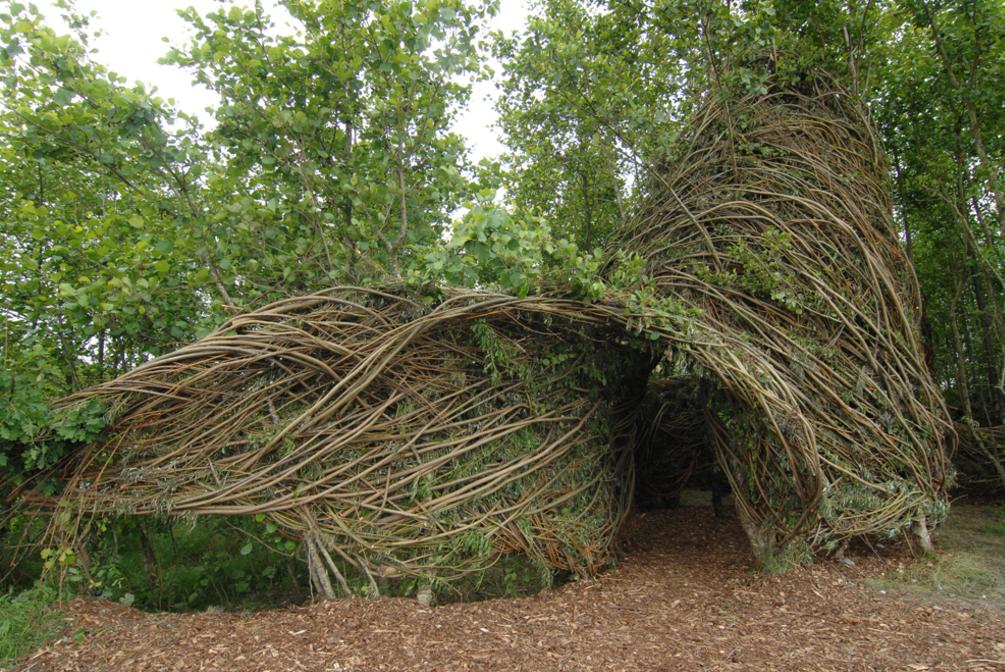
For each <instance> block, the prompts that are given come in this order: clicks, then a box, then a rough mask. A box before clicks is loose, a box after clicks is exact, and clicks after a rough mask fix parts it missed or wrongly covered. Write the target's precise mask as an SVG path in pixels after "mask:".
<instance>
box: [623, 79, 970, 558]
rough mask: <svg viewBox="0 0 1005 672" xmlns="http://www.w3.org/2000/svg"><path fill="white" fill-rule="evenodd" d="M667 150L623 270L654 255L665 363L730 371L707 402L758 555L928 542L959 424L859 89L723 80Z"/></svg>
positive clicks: (694, 370) (702, 374) (715, 374)
mask: <svg viewBox="0 0 1005 672" xmlns="http://www.w3.org/2000/svg"><path fill="white" fill-rule="evenodd" d="M669 165H671V166H672V167H671V168H670V169H669V170H668V171H666V172H665V173H664V174H663V175H662V176H661V177H660V178H659V179H658V180H657V184H655V185H654V186H653V191H654V192H655V196H654V197H653V198H652V199H651V200H650V202H649V204H648V206H647V208H646V212H645V215H644V216H643V217H640V218H639V219H638V220H637V221H636V222H635V223H634V224H633V225H631V226H629V227H627V228H625V229H624V230H622V231H620V232H618V233H617V234H616V236H615V240H614V241H613V245H612V249H615V250H619V251H620V252H621V254H619V255H616V256H612V261H611V262H610V264H609V272H611V273H616V272H617V269H618V267H619V266H623V265H624V264H625V261H624V260H625V259H626V255H625V254H624V252H625V251H629V252H631V253H632V254H633V255H635V256H636V257H640V258H641V259H642V260H644V268H645V271H644V273H643V276H644V277H642V278H641V279H640V280H639V281H638V283H637V284H638V286H639V288H640V291H644V292H648V293H649V294H652V295H655V296H656V297H659V299H660V300H662V301H663V305H664V307H665V312H666V313H667V314H668V315H670V316H676V317H672V319H668V320H666V321H665V325H668V326H664V327H663V328H662V329H661V334H662V336H663V339H664V342H665V343H666V345H667V350H666V352H665V360H666V362H665V364H664V365H663V366H662V367H661V370H662V373H659V370H658V374H659V375H665V376H671V377H675V376H676V377H679V376H698V377H699V378H702V379H706V380H711V381H715V383H716V385H717V387H718V391H717V392H714V393H712V395H711V396H710V397H709V398H707V399H706V400H704V401H703V402H699V403H704V405H705V415H706V418H707V427H708V429H709V431H710V432H711V434H712V436H713V439H714V443H715V449H716V453H717V456H718V460H719V462H720V463H721V465H722V467H723V471H724V472H725V473H726V474H727V475H728V477H729V480H730V483H731V485H732V489H733V494H734V496H735V498H736V502H737V509H738V513H739V514H740V518H741V521H742V522H743V523H744V527H745V529H746V531H747V533H748V535H749V537H750V539H751V542H752V545H753V547H754V551H755V554H756V555H757V556H758V557H759V558H762V559H766V558H770V557H773V556H775V555H777V554H779V553H781V552H782V551H786V552H788V551H793V550H795V551H800V550H806V551H810V552H812V551H814V550H818V549H828V550H833V549H837V548H839V547H840V546H841V545H842V544H843V543H844V542H846V541H847V540H848V539H850V538H851V537H855V536H863V535H876V534H886V535H894V534H896V533H898V532H900V531H903V530H906V529H908V528H909V527H910V526H912V525H914V526H916V531H917V532H918V533H919V536H920V538H921V541H922V543H923V544H927V538H928V537H927V528H928V526H929V525H931V524H933V523H935V522H937V521H938V520H940V519H941V518H942V517H943V516H944V514H945V509H946V499H945V498H946V491H947V487H948V486H949V485H950V477H951V467H950V466H949V465H948V463H947V460H946V451H945V446H946V442H947V441H953V440H954V438H953V437H954V434H953V428H952V426H951V423H950V421H949V416H948V413H947V410H946V408H945V406H944V403H943V400H942V397H941V394H940V391H939V389H938V388H937V387H936V385H935V383H934V382H933V380H932V378H931V375H930V372H929V370H928V368H927V366H926V364H925V359H924V356H923V349H922V345H921V343H920V328H919V315H920V297H919V292H918V287H917V282H916V279H915V277H914V273H913V270H912V268H911V265H910V263H909V262H908V260H907V258H906V257H905V255H904V253H903V251H902V250H901V247H900V245H899V244H898V241H897V230H896V227H895V225H894V222H893V219H892V215H891V212H892V209H891V205H890V201H889V199H888V172H887V168H886V164H885V163H884V159H883V154H882V152H881V150H880V148H879V145H878V140H877V136H876V135H875V132H874V130H873V127H872V125H871V124H870V123H869V120H868V118H867V116H866V112H865V110H864V109H863V107H861V106H860V104H859V103H858V102H857V101H856V100H855V99H854V98H852V97H850V96H848V95H846V94H845V93H843V92H841V91H840V90H838V89H836V88H835V87H833V86H829V85H826V84H825V82H823V81H821V80H811V81H806V82H802V83H801V84H799V85H798V86H797V87H795V88H788V89H786V90H781V91H772V92H769V93H767V94H763V95H754V94H751V95H747V96H743V97H732V98H727V97H723V96H718V95H712V96H710V97H709V99H708V100H707V102H706V104H705V105H704V106H703V107H702V108H701V109H700V110H699V112H698V113H697V114H696V115H695V116H694V118H693V119H692V123H691V126H690V132H689V133H688V134H687V136H686V137H684V138H682V140H681V141H680V143H679V145H678V148H677V151H676V154H675V156H674V157H673V159H672V161H670V162H669ZM649 303H650V304H651V303H652V302H651V301H650V302H649ZM630 308H631V307H629V309H630ZM689 316H691V317H689Z"/></svg>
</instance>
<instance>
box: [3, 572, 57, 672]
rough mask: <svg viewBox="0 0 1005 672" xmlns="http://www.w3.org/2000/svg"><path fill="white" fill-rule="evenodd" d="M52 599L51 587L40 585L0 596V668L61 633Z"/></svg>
mask: <svg viewBox="0 0 1005 672" xmlns="http://www.w3.org/2000/svg"><path fill="white" fill-rule="evenodd" d="M55 599H56V593H55V591H54V590H52V589H51V588H47V587H41V586H40V587H35V588H31V589H30V590H25V591H23V592H21V593H16V594H15V593H14V592H9V593H7V594H6V595H0V668H6V667H9V666H10V665H11V664H12V663H13V662H14V661H15V660H16V659H18V658H20V657H21V656H23V655H24V654H26V653H28V652H30V651H34V650H35V649H37V648H39V647H40V646H42V645H43V644H45V643H46V642H49V641H51V640H53V639H56V638H57V637H59V636H60V635H61V634H62V631H63V620H62V617H61V614H60V612H59V610H57V609H56V608H55V607H53V602H55Z"/></svg>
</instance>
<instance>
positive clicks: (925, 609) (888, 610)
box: [15, 507, 1005, 672]
mask: <svg viewBox="0 0 1005 672" xmlns="http://www.w3.org/2000/svg"><path fill="white" fill-rule="evenodd" d="M854 562H855V564H854V566H848V565H845V564H842V563H838V562H821V563H818V564H816V565H813V566H811V567H804V568H798V569H795V570H792V571H790V572H788V573H786V574H783V575H764V574H758V573H756V572H753V571H751V569H750V563H751V558H750V555H749V551H748V550H747V544H746V541H745V539H744V537H743V534H742V532H741V531H740V529H739V526H738V525H737V523H736V520H735V519H733V518H724V519H715V518H714V517H713V516H712V514H711V511H710V510H708V509H706V508H696V507H683V508H681V509H677V510H675V511H671V512H666V513H650V514H646V515H644V516H642V517H641V519H640V520H638V522H637V524H636V527H635V531H634V533H633V535H632V540H631V542H630V548H629V552H628V553H627V554H626V556H625V558H624V560H623V562H621V563H620V565H619V566H618V567H617V568H616V569H614V570H611V571H609V572H607V573H605V574H604V575H602V576H600V577H599V578H597V579H594V580H586V581H577V582H573V583H570V584H568V585H565V586H563V587H562V588H559V589H557V590H553V591H547V592H545V593H542V594H539V595H537V596H535V597H531V598H524V599H499V600H490V601H485V602H478V603H469V604H449V605H444V606H440V607H436V608H433V609H424V608H423V607H421V606H420V605H419V604H418V603H416V602H415V601H413V600H406V599H381V600H363V599H354V600H342V601H334V602H325V603H319V604H313V605H309V606H301V607H289V608H286V609H277V610H269V611H260V612H254V613H198V614H149V613H143V612H140V611H137V610H135V609H132V608H129V607H125V606H123V605H119V604H115V603H109V602H100V601H77V602H73V603H71V604H69V605H67V607H66V609H65V613H66V615H67V617H68V618H69V619H71V620H72V623H71V624H69V625H68V630H67V632H68V633H70V634H71V635H72V634H73V633H79V632H81V631H83V633H84V634H83V635H80V634H78V636H77V637H76V638H74V637H72V636H70V637H67V638H65V639H64V640H62V641H60V642H58V643H56V644H54V645H52V646H50V647H47V648H45V649H43V650H41V651H38V652H36V653H34V654H30V655H28V656H27V657H26V658H24V659H23V660H22V661H21V663H20V664H19V666H18V667H17V668H15V669H17V670H22V671H27V670H33V671H39V672H41V671H46V670H51V671H56V670H60V671H69V670H86V671H88V672H99V671H102V670H115V671H116V672H127V671H131V670H227V671H234V672H240V671H244V670H248V671H251V670H254V671H256V672H265V671H272V672H278V671H280V670H283V671H285V670H325V671H331V672H335V671H339V672H347V671H369V670H410V671H411V670H654V671H669V670H758V671H760V670H828V671H831V670H973V671H977V670H1005V616H1003V614H1002V613H1000V612H998V611H996V610H993V609H989V608H987V607H982V606H976V605H971V604H965V603H958V602H956V603H953V604H952V605H950V604H948V603H946V604H941V605H940V604H935V603H933V602H931V601H928V600H924V599H919V598H917V597H916V596H915V597H903V596H898V595H897V594H896V593H895V592H894V591H886V594H884V593H883V592H880V590H878V589H874V588H870V587H867V586H866V585H865V584H866V582H867V581H874V580H875V579H876V578H877V577H883V576H884V575H886V574H888V573H890V572H891V571H892V568H893V567H895V566H896V565H897V564H898V563H902V562H903V557H900V558H898V557H897V556H896V555H893V556H887V557H880V556H877V555H875V554H869V553H866V554H864V555H859V556H857V557H855V558H854ZM76 640H79V641H76Z"/></svg>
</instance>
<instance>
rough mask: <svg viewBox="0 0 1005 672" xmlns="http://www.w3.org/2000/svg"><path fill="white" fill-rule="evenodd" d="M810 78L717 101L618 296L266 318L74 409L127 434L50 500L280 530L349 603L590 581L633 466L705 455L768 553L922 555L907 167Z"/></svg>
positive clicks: (935, 467)
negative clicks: (879, 541) (410, 592)
mask: <svg viewBox="0 0 1005 672" xmlns="http://www.w3.org/2000/svg"><path fill="white" fill-rule="evenodd" d="M796 88H797V89H798V90H787V91H773V92H770V93H768V94H761V95H746V96H733V97H724V96H721V95H711V96H709V98H708V100H707V101H706V103H705V104H704V105H703V106H702V107H701V109H700V110H699V111H698V112H697V114H695V116H694V118H693V120H692V124H691V127H690V128H691V130H690V132H689V133H688V134H687V135H686V136H685V137H683V138H682V139H681V141H680V142H679V144H678V147H677V150H676V153H675V155H674V156H673V157H672V159H671V160H668V161H667V163H666V166H667V168H666V169H665V170H663V171H660V176H659V177H658V178H656V179H655V180H654V182H653V184H651V185H650V188H649V191H650V193H651V194H652V195H651V197H650V198H649V200H648V202H647V203H646V204H645V206H644V207H643V209H642V211H641V214H640V216H639V217H638V218H636V219H635V220H634V221H633V222H632V223H631V224H630V225H628V226H626V227H624V228H623V230H621V231H619V232H617V233H616V234H615V236H614V240H613V241H612V242H611V246H610V256H609V261H608V263H607V265H606V269H605V273H606V276H607V280H608V284H609V286H610V287H611V288H612V289H611V291H610V292H609V294H608V296H607V297H606V298H605V299H603V300H601V301H598V302H593V303H584V302H581V301H578V300H574V299H570V298H562V297H561V296H560V295H558V294H556V295H554V296H544V297H530V298H514V297H509V296H503V295H499V294H493V293H491V292H485V291H464V290H449V289H440V290H428V291H418V290H408V289H402V288H397V289H393V290H384V291H378V290H375V289H360V288H338V289H332V290H328V291H325V292H320V293H317V294H315V295H311V296H304V297H298V298H291V299H288V300H285V301H280V302H278V303H275V304H272V305H270V306H266V307H264V308H261V309H259V310H256V311H254V312H252V313H249V314H246V315H242V316H239V317H236V318H234V319H232V320H230V321H229V322H228V323H226V324H224V325H223V326H221V327H220V328H219V329H218V330H217V331H216V332H215V333H213V334H211V335H210V336H208V337H206V338H204V339H202V340H200V341H198V342H196V343H193V344H191V345H188V346H186V347H183V348H181V349H180V350H178V351H176V352H174V353H171V354H169V355H166V356H162V357H159V358H157V359H154V360H152V361H151V362H148V363H146V364H144V365H142V366H140V367H138V368H136V369H135V370H133V371H131V372H130V373H128V374H126V375H124V376H122V377H121V378H119V379H117V380H114V381H111V382H108V383H105V384H103V385H101V386H99V387H96V388H93V389H90V390H86V391H84V392H82V393H80V394H78V395H76V396H75V397H74V398H72V399H70V400H68V402H67V403H79V402H82V401H90V400H94V399H100V400H101V401H102V402H103V403H104V404H105V406H106V407H107V408H108V413H107V420H108V426H107V428H106V430H105V433H104V435H103V437H102V439H101V440H100V441H99V442H97V443H95V444H92V445H89V446H86V447H83V448H81V449H80V450H79V451H77V452H76V453H75V454H74V455H72V456H71V458H70V460H69V461H68V462H67V463H66V464H65V465H64V469H65V472H66V473H65V476H66V479H67V483H68V485H67V487H66V489H65V491H64V492H63V494H62V496H61V498H60V499H59V500H48V503H46V501H42V500H36V504H37V505H40V506H42V507H43V508H45V507H46V506H61V507H64V508H67V510H68V511H72V512H75V514H76V515H73V516H66V515H64V516H62V517H61V521H62V522H61V529H62V530H63V532H64V533H66V534H69V535H71V537H74V538H79V537H80V536H81V534H82V531H83V530H84V529H86V526H87V521H88V520H89V519H90V517H91V516H92V515H93V514H96V513H101V514H113V515H162V516H181V515H210V514H220V515H223V514H243V515H258V514H262V515H265V516H268V517H269V518H270V519H271V520H272V521H273V522H274V523H275V524H276V525H277V526H278V527H279V528H280V529H282V530H283V531H284V532H285V533H286V534H288V535H290V536H292V537H296V538H298V539H300V540H302V541H303V542H304V548H305V553H306V557H307V560H308V564H309V567H310V572H311V578H312V581H313V583H314V584H315V585H316V586H317V587H318V589H319V590H320V591H321V592H322V594H325V595H332V594H335V592H336V588H337V586H339V585H340V586H341V588H342V590H343V591H345V590H348V588H349V586H348V585H347V581H346V579H345V572H346V571H353V572H356V573H357V576H365V577H367V579H368V580H369V582H370V584H371V586H372V587H373V588H376V586H377V585H378V584H379V583H380V581H381V579H382V578H386V577H395V576H410V577H420V578H422V579H423V580H427V581H430V582H434V583H435V582H440V583H449V582H450V581H452V580H453V579H456V578H458V577H460V576H462V575H464V574H465V573H469V572H474V571H482V570H485V569H486V568H488V567H490V566H491V565H492V564H493V563H494V562H496V561H497V560H498V559H499V558H500V556H502V555H504V554H507V553H520V554H524V555H527V556H530V557H531V558H533V559H534V560H536V561H538V562H540V563H541V564H542V565H546V566H548V567H551V568H557V569H565V570H569V571H573V572H577V573H590V572H594V571H596V570H598V569H599V568H601V567H603V566H604V565H605V564H606V563H608V562H609V561H610V560H611V559H612V558H613V554H614V540H615V538H616V534H617V532H618V530H619V528H620V527H621V525H622V523H623V522H624V520H625V518H626V516H627V515H628V513H629V510H630V503H631V499H632V493H633V488H634V486H635V473H636V472H635V469H636V466H638V468H639V469H644V470H645V474H646V478H645V479H642V481H640V483H641V484H642V486H643V488H642V489H643V490H646V491H649V492H652V491H659V490H660V489H661V488H662V490H663V491H666V492H672V491H673V490H674V489H679V487H680V486H681V485H682V484H683V483H684V482H685V481H686V479H687V473H685V472H688V471H689V470H690V469H692V468H693V465H694V463H695V459H696V455H697V454H698V453H699V452H701V451H702V450H705V449H706V448H703V446H704V447H711V448H710V449H711V450H713V451H714V453H715V455H716V458H717V461H718V463H719V470H721V471H722V472H723V473H724V474H725V475H726V476H727V477H728V479H729V481H730V484H731V486H732V489H733V494H734V497H735V500H736V505H737V509H738V512H739V515H740V518H741V521H742V522H743V525H744V528H745V530H746V531H747V533H748V535H749V537H750V540H751V543H752V547H753V550H754V552H755V557H756V558H757V559H758V560H759V561H761V562H768V561H770V560H772V559H775V558H778V557H779V556H783V555H785V556H787V557H789V558H790V559H791V558H794V557H795V556H794V555H793V554H794V553H796V554H804V555H806V554H811V553H814V552H818V551H827V550H832V551H833V550H836V549H840V548H841V546H842V545H843V544H844V543H845V542H847V541H848V540H849V539H851V538H853V537H857V536H864V535H896V534H898V533H902V532H906V531H909V530H912V529H913V530H914V531H915V532H917V533H918V534H919V535H920V536H921V538H922V539H927V530H928V528H929V527H930V526H931V525H933V524H935V523H937V522H938V521H939V520H940V519H941V518H942V516H943V515H944V514H945V510H946V500H945V497H946V489H947V487H948V486H949V484H950V483H949V481H950V476H949V474H948V473H947V462H946V457H945V445H946V442H947V441H949V440H951V439H952V436H953V434H952V426H951V424H950V422H949V420H948V416H947V413H946V409H945V407H944V406H943V402H942V400H941V397H940V394H939V390H938V389H937V388H936V386H935V385H934V383H933V382H932V379H931V377H930V374H929V372H928V370H927V369H926V366H925V361H924V357H923V355H922V348H921V344H920V343H919V329H918V314H919V297H918V290H917V286H916V282H915V279H914V276H913V273H912V271H911V268H910V265H909V264H908V263H907V260H906V258H905V257H904V255H903V253H902V252H901V250H900V247H899V245H898V242H897V238H896V230H895V227H894V225H893V222H892V219H891V209H890V203H889V201H888V198H887V183H886V181H887V174H886V167H885V164H884V162H883V158H882V154H881V152H880V150H879V148H878V146H877V142H876V137H875V135H874V133H873V131H872V127H871V125H870V123H869V121H868V119H867V117H866V116H865V114H864V112H863V111H862V109H861V108H860V107H859V106H858V105H857V104H856V103H855V101H854V100H853V99H851V98H850V97H848V96H846V95H844V94H843V93H841V92H839V91H837V90H835V89H834V88H833V87H823V86H821V85H819V84H818V83H815V82H804V83H802V84H800V85H798V87H796ZM639 268H641V269H642V270H641V272H640V271H639V270H638V269H639ZM647 384H650V385H652V386H653V387H652V388H651V389H650V391H649V396H648V399H649V401H643V400H644V399H646V398H647V397H646V389H647ZM654 390H655V391H654ZM668 390H670V391H672V394H670V397H672V398H668V397H667V394H668V392H667V391H668ZM654 395H655V396H654ZM661 395H662V396H661ZM654 437H655V438H654ZM636 461H640V462H641V464H640V465H636V464H635V462H636ZM654 479H655V482H654ZM661 479H662V480H663V481H664V482H663V483H662V484H661V483H660V482H658V481H660V480H661ZM40 502H41V503H40Z"/></svg>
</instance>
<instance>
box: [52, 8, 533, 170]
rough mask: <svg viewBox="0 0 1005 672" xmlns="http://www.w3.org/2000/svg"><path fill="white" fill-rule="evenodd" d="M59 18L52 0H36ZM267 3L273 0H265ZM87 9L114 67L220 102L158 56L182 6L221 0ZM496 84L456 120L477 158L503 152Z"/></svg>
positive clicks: (182, 30)
mask: <svg viewBox="0 0 1005 672" xmlns="http://www.w3.org/2000/svg"><path fill="white" fill-rule="evenodd" d="M36 4H38V5H39V6H40V7H41V8H43V9H45V10H46V13H47V14H48V15H49V16H52V17H55V16H56V13H55V11H53V10H52V9H51V6H52V0H42V1H41V2H36ZM264 4H265V6H266V7H269V6H270V5H274V4H275V3H274V1H272V0H265V2H264ZM76 5H77V8H78V10H79V11H81V12H82V13H87V12H89V11H91V10H94V11H96V12H97V13H98V17H97V19H96V20H95V27H97V28H100V29H101V30H102V31H103V32H104V33H105V34H104V35H103V36H102V37H101V38H100V40H98V41H97V42H96V43H95V45H94V46H95V47H96V48H97V50H98V54H97V59H98V60H99V61H100V62H102V63H104V64H105V65H107V66H108V67H109V68H111V69H112V70H114V71H115V72H117V73H119V74H120V75H124V76H125V77H128V78H129V79H130V80H138V81H142V82H145V83H148V84H153V85H154V86H156V87H157V90H158V93H159V94H160V96H161V97H162V98H174V99H175V103H176V104H177V106H178V107H179V108H181V109H182V110H184V111H186V112H189V113H192V114H198V115H199V116H200V117H201V118H202V119H203V120H204V121H208V119H209V117H208V115H206V114H205V112H204V110H205V108H206V107H208V106H212V105H213V104H214V103H215V102H216V97H215V95H214V94H213V93H211V92H210V91H208V90H207V89H205V88H202V87H200V86H197V85H194V84H192V82H191V80H190V77H189V74H188V73H187V72H186V71H184V70H181V69H180V68H176V67H174V66H168V65H160V64H159V63H157V60H158V59H159V58H160V57H161V56H163V55H164V53H165V52H166V51H167V49H168V45H167V44H165V43H164V41H163V39H162V38H165V37H167V38H168V39H169V40H170V41H171V43H172V44H180V43H183V42H184V41H185V39H186V37H187V35H188V32H187V25H186V23H185V22H184V21H182V20H181V19H180V18H179V17H178V15H177V14H176V10H178V9H179V8H183V7H190V6H191V7H195V8H196V9H197V10H199V11H200V12H201V13H205V12H208V11H212V10H213V9H215V8H217V7H219V6H220V3H219V2H217V1H216V0H77V2H76ZM526 18H527V6H526V0H502V1H501V10H500V12H499V14H498V15H497V16H496V17H495V18H494V20H493V21H492V24H491V28H492V29H494V30H503V31H506V32H510V31H513V30H518V29H520V28H522V27H523V26H524V25H525V24H526ZM495 95H496V87H495V85H494V84H493V83H492V82H478V83H476V84H475V85H474V91H473V93H472V97H471V104H470V106H469V108H468V109H467V110H464V111H463V113H462V114H461V115H460V117H459V118H458V120H457V123H456V125H455V128H456V130H457V131H458V132H459V133H461V134H462V135H463V136H464V137H466V138H467V140H468V147H470V149H471V154H472V158H473V159H474V160H475V161H477V160H479V159H481V158H483V157H487V156H495V155H497V154H499V152H501V151H502V149H503V148H502V145H501V144H500V143H499V139H498V132H497V130H496V129H495V128H494V126H493V124H494V123H495V120H496V114H495V112H494V110H493V109H492V101H493V99H494V97H495Z"/></svg>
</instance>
